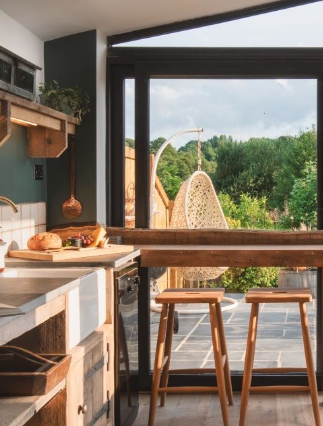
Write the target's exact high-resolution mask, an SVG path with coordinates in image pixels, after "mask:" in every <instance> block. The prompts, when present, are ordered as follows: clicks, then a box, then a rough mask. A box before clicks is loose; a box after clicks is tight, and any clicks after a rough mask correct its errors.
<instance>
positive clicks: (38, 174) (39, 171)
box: [34, 164, 44, 180]
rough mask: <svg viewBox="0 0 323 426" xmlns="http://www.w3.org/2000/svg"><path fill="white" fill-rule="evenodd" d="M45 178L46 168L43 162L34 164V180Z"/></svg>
mask: <svg viewBox="0 0 323 426" xmlns="http://www.w3.org/2000/svg"><path fill="white" fill-rule="evenodd" d="M43 179H44V168H43V165H42V164H34V180H43Z"/></svg>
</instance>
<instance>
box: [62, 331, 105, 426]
mask: <svg viewBox="0 0 323 426" xmlns="http://www.w3.org/2000/svg"><path fill="white" fill-rule="evenodd" d="M111 337H112V332H111V326H110V325H103V326H101V327H99V328H98V329H97V330H96V331H95V332H94V333H92V334H91V335H90V336H89V337H88V338H86V339H85V340H83V341H82V342H81V343H80V344H79V345H78V346H77V347H76V348H74V349H73V350H72V351H71V353H72V356H73V361H72V364H71V367H70V371H69V374H68V378H67V426H92V425H93V426H107V425H110V424H111V416H112V412H113V410H112V402H111V400H112V401H113V398H112V395H113V385H112V387H111V383H109V376H110V371H109V368H110V361H109V358H111V359H112V358H113V357H112V356H111V350H112V348H111V350H110V349H109V348H110V345H109V340H110V339H111ZM110 411H111V412H110Z"/></svg>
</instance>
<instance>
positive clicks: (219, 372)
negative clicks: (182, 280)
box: [209, 303, 229, 426]
mask: <svg viewBox="0 0 323 426" xmlns="http://www.w3.org/2000/svg"><path fill="white" fill-rule="evenodd" d="M209 309H210V323H211V334H212V341H213V353H214V363H215V369H216V380H217V387H218V392H219V398H220V404H221V410H222V417H223V423H224V426H229V414H228V407H227V398H226V390H225V379H224V371H223V365H222V353H221V342H220V336H219V327H218V318H217V314H216V307H215V303H210V304H209Z"/></svg>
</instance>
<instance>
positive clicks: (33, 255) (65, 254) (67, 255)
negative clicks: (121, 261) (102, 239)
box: [9, 244, 134, 262]
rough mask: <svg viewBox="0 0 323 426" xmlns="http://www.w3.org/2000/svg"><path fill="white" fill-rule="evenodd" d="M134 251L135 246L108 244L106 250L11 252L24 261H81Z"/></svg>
mask: <svg viewBox="0 0 323 426" xmlns="http://www.w3.org/2000/svg"><path fill="white" fill-rule="evenodd" d="M133 250H134V247H133V246H126V245H121V244H108V245H107V246H106V247H104V248H99V247H92V248H86V247H84V248H79V249H74V250H71V249H68V250H64V249H63V250H62V251H55V250H53V251H36V250H28V249H26V250H9V256H10V257H19V258H22V259H33V260H49V261H53V262H55V261H57V260H68V259H80V258H82V257H94V256H104V255H109V254H115V253H128V252H131V251H133Z"/></svg>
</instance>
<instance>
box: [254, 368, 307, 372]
mask: <svg viewBox="0 0 323 426" xmlns="http://www.w3.org/2000/svg"><path fill="white" fill-rule="evenodd" d="M252 372H253V373H278V372H279V373H307V369H306V368H294V367H273V368H253V369H252Z"/></svg>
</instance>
